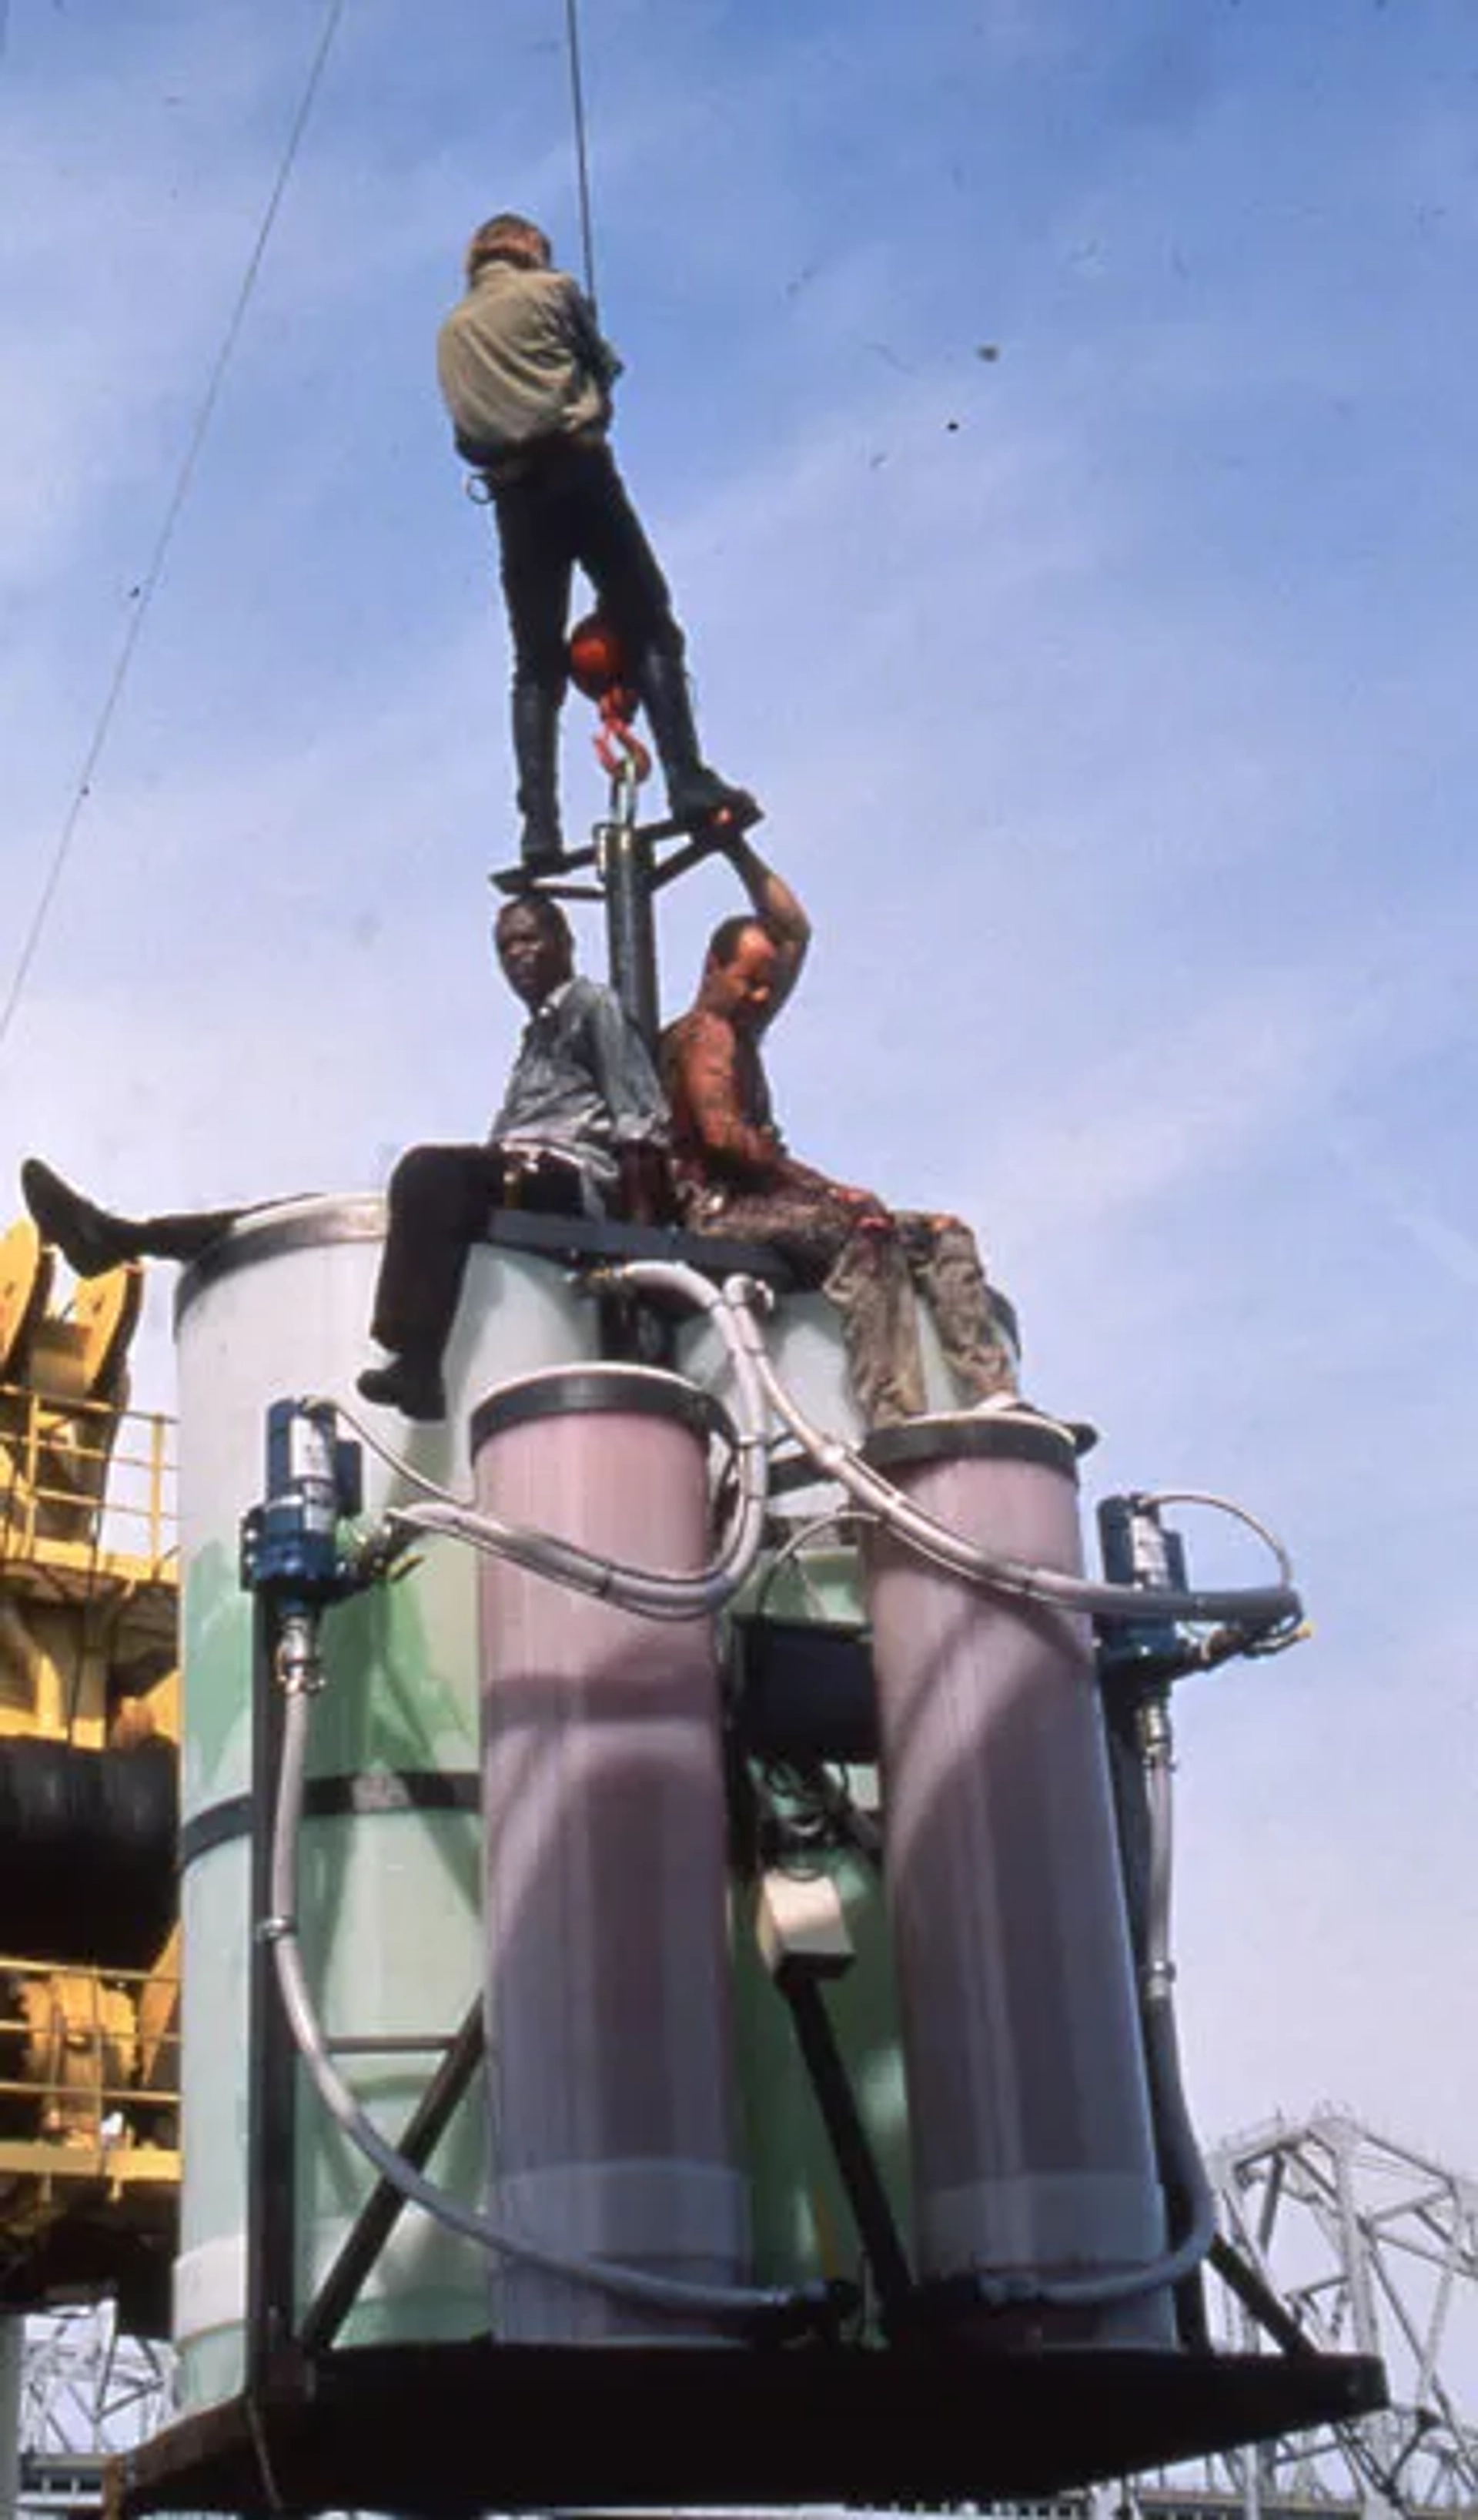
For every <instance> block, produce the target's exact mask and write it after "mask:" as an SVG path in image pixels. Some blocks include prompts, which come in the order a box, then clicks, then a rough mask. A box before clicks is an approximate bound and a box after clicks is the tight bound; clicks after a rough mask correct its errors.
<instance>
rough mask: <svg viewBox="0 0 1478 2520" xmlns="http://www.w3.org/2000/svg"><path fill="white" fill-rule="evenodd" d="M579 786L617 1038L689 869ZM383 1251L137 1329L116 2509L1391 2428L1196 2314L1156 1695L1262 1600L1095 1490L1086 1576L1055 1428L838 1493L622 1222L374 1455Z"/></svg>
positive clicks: (1263, 2299)
mask: <svg viewBox="0 0 1478 2520" xmlns="http://www.w3.org/2000/svg"><path fill="white" fill-rule="evenodd" d="M613 784H614V788H615V794H614V796H613V806H612V816H611V821H610V823H609V825H608V826H606V827H605V829H604V831H603V832H600V833H598V839H597V851H596V856H595V863H596V866H597V869H598V872H599V875H600V877H601V880H602V886H603V889H604V891H605V898H606V909H607V917H608V925H609V934H610V940H611V948H612V967H613V975H614V977H615V979H616V981H617V984H618V985H620V986H621V987H622V990H623V995H625V997H626V999H627V1003H628V1005H629V1006H633V1007H634V1008H635V1010H636V1012H637V1013H638V1015H639V1016H640V1015H642V1014H644V1013H645V1014H647V1015H648V1016H649V1013H650V1010H651V1009H652V1008H653V1007H654V1005H655V991H654V974H653V972H652V970H651V968H650V966H649V956H650V897H651V892H652V889H653V887H654V885H655V884H656V883H657V882H658V881H660V879H661V871H660V870H659V869H658V866H657V862H656V861H657V852H658V850H659V848H660V846H661V845H662V844H663V843H664V842H666V841H668V840H671V839H677V840H678V841H679V842H680V844H681V845H680V852H679V853H680V855H682V856H683V857H684V858H685V859H686V858H691V855H692V852H693V849H694V842H693V840H692V838H691V835H685V834H678V833H673V832H671V831H670V829H669V828H667V827H657V828H656V829H655V830H650V829H649V830H648V831H646V832H644V831H643V829H642V828H641V827H640V826H639V825H638V824H637V822H636V819H635V813H634V783H633V781H632V779H631V777H630V775H629V774H628V773H627V772H626V771H625V770H624V769H623V768H622V767H620V766H617V767H616V769H615V771H614V773H613ZM566 872H567V871H566ZM382 1230H383V1220H382V1213H381V1202H380V1201H379V1200H378V1199H373V1198H341V1199H307V1200H295V1201H292V1202H290V1203H287V1204H285V1205H283V1206H281V1207H277V1208H266V1209H257V1210H254V1211H252V1212H251V1213H250V1214H249V1215H247V1216H246V1217H244V1218H243V1219H241V1220H240V1221H239V1222H238V1223H237V1224H236V1225H235V1226H234V1227H233V1228H232V1229H231V1230H230V1231H229V1233H227V1234H225V1235H223V1236H222V1237H221V1238H220V1239H219V1240H218V1241H217V1242H216V1243H215V1244H214V1245H213V1246H212V1247H211V1249H210V1250H209V1251H207V1252H206V1253H205V1254H204V1255H203V1257H202V1258H201V1259H200V1260H199V1261H197V1262H196V1263H195V1264H194V1266H193V1267H192V1268H191V1269H190V1270H189V1272H188V1273H187V1274H186V1276H185V1277H184V1279H183V1281H182V1283H181V1287H180V1293H179V1298H178V1304H177V1333H178V1345H179V1359H180V1382H181V1428H180V1447H181V1465H180V1481H181V1541H182V1553H183V1560H184V1568H183V1573H184V1607H185V1666H186V1703H187V1723H186V1738H185V1747H184V1761H183V1787H184V1790H183V1811H182V1824H181V1868H182V1904H183V1916H184V1925H185V1937H186V1952H187V1955H188V1965H187V1970H186V1976H185V2012H184V2041H183V2062H182V2085H183V2108H184V2126H185V2163H186V2175H185V2183H184V2189H183V2195H182V2215H181V2247H180V2257H179V2262H178V2265H177V2269H176V2279H175V2332H176V2338H177V2343H178V2347H179V2352H180V2358H181V2369H182V2377H183V2393H184V2400H185V2405H186V2408H187V2411H186V2412H185V2414H184V2415H183V2416H182V2418H181V2419H180V2420H179V2421H178V2422H177V2423H176V2424H174V2425H173V2426H171V2427H169V2428H168V2429H167V2430H165V2431H164V2432H163V2433H161V2434H160V2435H158V2436H157V2438H156V2439H155V2440H154V2441H152V2442H150V2443H148V2444H146V2445H143V2446H142V2447H141V2448H139V2449H138V2450H137V2451H135V2452H133V2453H130V2454H129V2455H128V2456H127V2457H125V2458H124V2459H122V2460H120V2461H119V2462H118V2463H117V2465H116V2467H115V2469H114V2472H113V2478H112V2502H113V2507H114V2509H115V2510H116V2511H117V2512H118V2513H119V2514H123V2513H128V2514H132V2513H142V2512H145V2511H149V2510H161V2509H189V2510H198V2509H204V2508H208V2509H226V2510H248V2509H254V2508H256V2507H257V2506H258V2505H260V2504H262V2503H267V2504H270V2506H271V2507H272V2508H273V2509H275V2510H279V2511H304V2512H306V2511H313V2510H318V2509H325V2508H330V2507H341V2506H346V2505H350V2506H353V2505H358V2506H369V2507H374V2508H380V2509H393V2510H404V2511H413V2512H414V2511H425V2512H447V2513H452V2512H467V2513H471V2512H474V2511H481V2510H485V2509H487V2508H489V2507H495V2508H502V2509H515V2508H519V2507H534V2506H537V2507H544V2508H547V2507H550V2506H553V2505H566V2506H570V2505H581V2504H587V2505H598V2506H600V2507H602V2508H609V2507H611V2506H613V2505H622V2504H624V2505H636V2504H668V2505H670V2504H674V2503H683V2502H688V2503H703V2502H727V2503H738V2502H742V2503H745V2504H764V2503H772V2504H773V2503H788V2502H795V2501H801V2500H812V2501H815V2500H830V2501H835V2500H846V2499H850V2500H865V2501H868V2502H872V2503H874V2504H882V2503H888V2502H894V2501H896V2502H908V2503H917V2502H920V2501H951V2500H965V2499H968V2500H971V2501H975V2502H980V2501H985V2500H989V2499H993V2498H1003V2497H1007V2496H1043V2495H1046V2494H1050V2493H1054V2492H1059V2491H1062V2490H1064V2489H1066V2488H1069V2487H1072V2486H1075V2485H1081V2484H1082V2483H1084V2482H1085V2481H1087V2480H1089V2479H1093V2478H1097V2477H1105V2476H1122V2475H1124V2474H1126V2473H1129V2472H1132V2471H1134V2470H1136V2469H1140V2468H1143V2467H1145V2466H1148V2465H1151V2464H1153V2465H1160V2464H1163V2463H1165V2462H1167V2461H1170V2460H1174V2459H1178V2458H1184V2457H1186V2456H1189V2455H1193V2454H1204V2453H1209V2452H1213V2451H1215V2450H1217V2449H1219V2448H1223V2447H1226V2446H1229V2445H1232V2444H1234V2443H1238V2442H1245V2441H1250V2440H1255V2439H1265V2438H1269V2437H1272V2436H1275V2435H1279V2434H1282V2433H1285V2432H1288V2431H1290V2430H1294V2429H1303V2428H1307V2427H1309V2426H1312V2425H1314V2424H1317V2423H1320V2422H1323V2421H1345V2420H1347V2419H1349V2418H1351V2417H1354V2416H1356V2415H1359V2414H1361V2413H1363V2412H1365V2411H1366V2410H1367V2409H1369V2408H1372V2407H1375V2406H1378V2405H1379V2404H1380V2403H1381V2401H1382V2390H1383V2378H1382V2373H1381V2368H1380V2365H1379V2363H1378V2362H1377V2361H1376V2360H1375V2359H1374V2358H1373V2357H1372V2356H1370V2355H1366V2354H1354V2355H1351V2354H1324V2353H1309V2352H1307V2351H1302V2350H1300V2351H1292V2350H1288V2351H1285V2352H1276V2353H1272V2354H1268V2353H1264V2354H1230V2353H1224V2352H1215V2351H1213V2350H1212V2348H1211V2345H1210V2341H1209V2337H1208V2333H1207V2326H1206V2319H1205V2315H1204V2310H1203V2306H1202V2298H1201V2275H1200V2270H1201V2265H1202V2262H1203V2260H1204V2258H1205V2257H1206V2254H1207V2252H1208V2250H1209V2249H1210V2248H1211V2247H1212V2245H1213V2239H1214V2226H1213V2216H1212V2206H1211V2199H1210V2195H1209V2191H1208V2187H1207V2183H1206V2181H1205V2177H1204V2174H1203V2172H1202V2169H1201V2165H1200V2161H1199V2157H1198V2154H1197V2151H1196V2147H1195V2143H1194V2141H1193V2138H1192V2136H1191V2133H1190V2130H1189V2127H1188V2125H1187V2117H1186V2111H1185V2106H1184V2102H1183V2099H1182V2095H1181V2087H1180V2079H1179V2072H1178V2065H1177V2055H1176V2042H1175V2024H1174V2015H1173V2008H1172V2001H1171V1998H1172V1986H1173V1970H1172V1966H1171V1961H1170V1955H1169V1944H1168V1916H1169V1862H1168V1857H1169V1825H1168V1823H1169V1807H1168V1794H1169V1779H1170V1755H1169V1752H1170V1703H1171V1695H1172V1690H1173V1686H1174V1684H1175V1682H1176V1680H1177V1679H1178V1678H1179V1677H1180V1676H1181V1674H1183V1673H1184V1672H1186V1671H1187V1670H1191V1669H1205V1668H1208V1667H1209V1666H1211V1665H1213V1664H1214V1663H1216V1662H1217V1661H1219V1660H1221V1659H1223V1658H1225V1657H1227V1656H1229V1655H1231V1654H1233V1653H1247V1652H1251V1653H1261V1652H1268V1651H1273V1650H1276V1649H1278V1648H1279V1647H1281V1646H1282V1645H1283V1644H1286V1643H1290V1642H1291V1641H1292V1640H1293V1638H1294V1636H1295V1635H1296V1634H1297V1633H1298V1631H1299V1624H1300V1619H1301V1609H1300V1604H1299V1600H1298V1596H1297V1594H1296V1592H1295V1591H1294V1589H1293V1585H1292V1580H1291V1576H1290V1573H1289V1570H1288V1568H1287V1565H1286V1561H1285V1560H1283V1559H1282V1557H1281V1553H1277V1562H1276V1565H1275V1566H1274V1568H1273V1570H1272V1580H1271V1581H1270V1582H1269V1583H1268V1584H1267V1585H1266V1586H1264V1587H1261V1588H1259V1589H1256V1590H1237V1591H1230V1592H1229V1591H1220V1592H1208V1591H1203V1590H1199V1589H1197V1588H1196V1587H1195V1586H1194V1585H1193V1584H1192V1583H1191V1582H1190V1581H1189V1579H1188V1577H1187V1572H1186V1568H1185V1565H1184V1563H1183V1556H1182V1552H1181V1548H1180V1544H1179V1541H1178V1539H1177V1537H1176V1534H1175V1532H1174V1531H1173V1529H1172V1528H1171V1527H1170V1526H1169V1525H1168V1524H1167V1522H1166V1521H1165V1510H1166V1506H1167V1502H1168V1501H1166V1500H1155V1499H1152V1498H1144V1497H1131V1498H1124V1499H1118V1500H1110V1501H1109V1502H1108V1503H1107V1504H1106V1505H1105V1506H1104V1508H1102V1510H1101V1514H1100V1528H1101V1540H1102V1549H1103V1557H1104V1569H1105V1572H1104V1579H1103V1580H1102V1581H1097V1580H1091V1579H1089V1578H1088V1577H1086V1576H1085V1574H1084V1572H1083V1561H1082V1553H1081V1543H1080V1537H1079V1517H1078V1460H1077V1455H1078V1444H1079V1440H1080V1437H1081V1430H1075V1429H1073V1428H1071V1427H1068V1426H1064V1425H1061V1424H1059V1423H1057V1422H1056V1421H1055V1420H1053V1419H1050V1418H1043V1417H1042V1416H1040V1415H1039V1414H1037V1413H1035V1412H1033V1411H1031V1410H1029V1409H1026V1408H1024V1407H1020V1408H1015V1409H1004V1410H996V1411H991V1410H986V1411H983V1412H976V1413H974V1414H972V1415H961V1414H959V1413H958V1411H956V1410H954V1409H953V1408H952V1407H951V1406H950V1405H949V1403H948V1401H947V1400H946V1399H945V1397H944V1391H945V1386H944V1383H943V1380H942V1376H940V1377H938V1378H937V1379H936V1383H935V1387H934V1391H933V1394H932V1397H933V1399H934V1400H935V1402H936V1404H937V1405H936V1407H935V1409H934V1412H933V1414H931V1415H929V1416H927V1417H926V1418H922V1419H919V1420H917V1421H914V1422H912V1423H910V1424H909V1425H907V1426H904V1427H900V1428H895V1429H890V1430H888V1431H886V1432H884V1433H881V1434H877V1435H873V1436H871V1437H866V1438H865V1437H864V1436H863V1432H862V1430H861V1428H860V1427H859V1425H858V1424H857V1422H856V1419H855V1417H854V1416H853V1414H852V1410H851V1403H850V1400H849V1397H848V1394H847V1390H846V1386H845V1382H844V1377H843V1374H842V1371H841V1361H840V1343H839V1338H838V1334H837V1330H836V1327H835V1322H834V1317H833V1316H832V1315H831V1314H830V1312H829V1307H828V1306H827V1304H826V1302H825V1300H824V1299H823V1298H822V1297H820V1296H817V1295H814V1294H808V1293H804V1292H800V1291H797V1289H796V1288H795V1287H794V1286H793V1285H791V1284H789V1283H787V1282H786V1281H785V1278H784V1271H783V1270H782V1269H781V1268H780V1267H779V1265H778V1264H777V1263H776V1261H775V1259H774V1256H773V1255H772V1254H769V1253H767V1252H766V1251H764V1250H760V1249H750V1248H745V1247H740V1246H733V1247H729V1246H725V1245H723V1244H722V1243H719V1242H715V1241H713V1240H711V1239H708V1238H702V1239H701V1240H699V1239H697V1238H688V1237H686V1236H684V1235H683V1234H682V1233H681V1232H679V1231H678V1230H676V1229H673V1228H660V1229H658V1228H652V1227H646V1226H635V1225H629V1224H624V1223H620V1222H616V1221H596V1220H588V1219H571V1220H566V1219H562V1218H552V1217H548V1216H542V1215H533V1214H519V1213H517V1212H516V1211H512V1212H511V1211H506V1210H505V1211H501V1212H500V1213H499V1214H498V1215H497V1216H496V1217H495V1218H494V1219H493V1220H492V1222H491V1223H490V1226H489V1229H488V1234H487V1238H486V1239H485V1241H484V1242H483V1243H481V1244H480V1245H479V1246H478V1247H477V1248H476V1249H475V1250H474V1251H473V1253H472V1255H471V1265H470V1271H469V1277H468V1283H467V1288H466V1292H465V1295H464V1300H463V1306H462V1311H461V1314H460V1317H459V1324H458V1329H457V1332H456V1336H455V1339H454V1342H453V1346H452V1350H451V1352H450V1354H449V1357H448V1360H447V1379H448V1390H449V1394H450V1404H451V1405H450V1416H449V1419H448V1421H447V1423H446V1425H444V1426H442V1425H429V1426H417V1427H415V1428H413V1429H411V1430H409V1434H408V1436H407V1438H406V1439H405V1443H404V1449H403V1451H399V1452H395V1451H391V1450H390V1449H388V1448H387V1447H385V1446H384V1445H382V1444H381V1441H380V1440H379V1438H378V1436H376V1435H373V1434H372V1433H371V1430H370V1429H369V1428H368V1427H367V1426H366V1425H365V1424H364V1423H363V1422H362V1420H361V1419H360V1418H357V1417H356V1414H355V1409H354V1406H353V1405H352V1402H351V1395H352V1392H353V1386H354V1375H355V1372H356V1369H357V1367H358V1365H359V1364H360V1362H361V1361H362V1353H363V1336H364V1324H365V1322H366V1320H367V1319H368V1317H369V1311H370V1297H371V1288H372V1283H373V1278H374V1273H375V1269H376V1264H377V1261H378V1256H379V1244H380V1239H381V1234H382ZM937 1366H938V1360H937V1358H936V1359H935V1360H934V1368H935V1369H937ZM469 1473H470V1485H469ZM1274 1547H1275V1549H1276V1544H1274ZM1215 2245H1216V2247H1217V2248H1218V2250H1219V2251H1220V2252H1221V2259H1222V2260H1224V2259H1226V2258H1227V2257H1228V2255H1229V2252H1228V2250H1227V2246H1226V2244H1225V2243H1224V2242H1217V2243H1216V2244H1215ZM1233 2254H1234V2253H1233ZM1220 2263H1221V2260H1219V2264H1220ZM1222 2272H1223V2273H1225V2272H1226V2269H1225V2266H1223V2267H1222ZM1237 2277H1238V2283H1239V2298H1241V2299H1242V2300H1243V2302H1244V2304H1245V2305H1246V2307H1247V2309H1248V2312H1249V2316H1251V2317H1253V2318H1258V2317H1259V2316H1261V2317H1262V2318H1263V2323H1264V2325H1265V2326H1266V2328H1267V2330H1268V2332H1269V2334H1270V2335H1271V2336H1273V2337H1274V2338H1275V2339H1276V2340H1277V2342H1279V2343H1280V2344H1284V2345H1286V2344H1287V2341H1288V2340H1287V2337H1286V2327H1287V2322H1286V2319H1285V2318H1280V2314H1279V2310H1278V2305H1277V2304H1276V2301H1274V2299H1273V2297H1272V2295H1271V2294H1270V2293H1269V2292H1268V2291H1267V2289H1266V2286H1265V2284H1264V2283H1263V2280H1262V2278H1261V2277H1260V2275H1259V2273H1258V2272H1257V2270H1256V2269H1255V2268H1253V2267H1252V2266H1250V2265H1244V2264H1240V2263H1239V2262H1238V2268H1237Z"/></svg>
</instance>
